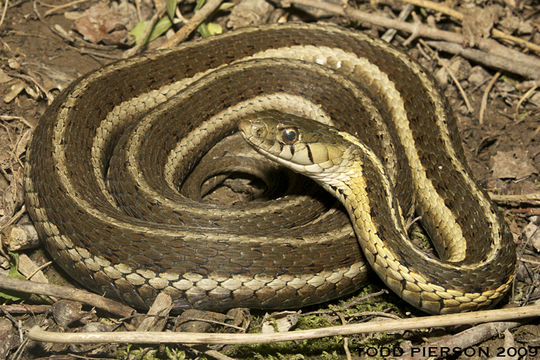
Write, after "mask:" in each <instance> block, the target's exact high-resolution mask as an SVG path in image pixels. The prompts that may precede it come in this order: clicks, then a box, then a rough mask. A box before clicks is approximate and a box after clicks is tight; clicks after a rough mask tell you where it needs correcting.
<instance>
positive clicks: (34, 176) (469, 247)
mask: <svg viewBox="0 0 540 360" xmlns="http://www.w3.org/2000/svg"><path fill="white" fill-rule="evenodd" d="M271 109H280V110H281V111H283V112H286V113H290V114H295V115H297V116H301V117H306V118H310V119H315V120H318V121H320V122H323V123H327V124H333V125H334V126H336V127H338V128H340V129H341V130H344V131H347V132H349V133H351V134H353V135H355V136H356V137H358V138H360V139H361V140H362V141H363V142H365V143H366V144H368V145H369V146H370V148H371V149H372V151H373V152H374V154H376V155H377V157H378V158H380V159H381V164H382V166H384V167H385V169H387V172H388V176H389V179H390V181H391V182H392V183H393V184H394V185H395V186H394V189H393V191H394V193H395V196H396V201H395V202H394V204H397V203H399V205H400V208H401V209H403V212H404V214H403V215H406V214H405V213H408V212H410V211H412V209H413V207H415V208H417V211H418V212H419V213H420V214H421V215H422V216H423V217H424V218H426V217H429V218H430V219H431V220H430V221H428V222H427V225H425V226H426V228H427V230H428V232H429V233H430V234H435V235H432V236H434V241H436V242H437V243H440V244H442V245H441V246H440V247H439V248H437V250H438V251H439V255H440V256H441V257H442V258H445V259H446V261H447V262H448V264H449V265H444V266H442V267H440V266H439V265H437V266H435V265H433V264H434V262H433V261H432V260H431V259H430V258H429V257H428V256H427V255H425V254H423V253H421V252H420V251H415V250H411V251H407V252H406V254H407V255H408V256H409V255H410V256H411V257H410V258H408V257H405V256H402V257H399V258H400V259H401V261H402V262H401V263H393V262H385V261H384V259H385V258H386V255H387V254H384V253H377V251H380V250H381V249H382V248H381V247H380V246H375V247H368V248H364V251H365V253H366V256H368V258H369V259H371V260H373V259H374V258H376V259H381V260H379V261H374V263H375V264H376V266H378V267H379V268H378V269H376V270H377V272H378V273H383V274H388V279H390V280H388V279H386V280H387V283H389V282H393V284H392V288H393V289H394V290H396V291H397V293H398V294H400V295H401V296H403V297H405V298H406V299H407V301H409V302H410V303H412V304H413V305H414V306H417V307H419V308H422V309H424V310H425V311H428V312H452V311H462V310H471V309H476V308H478V307H484V306H489V305H491V304H494V303H495V302H497V301H498V300H499V299H500V298H501V296H502V295H503V294H504V293H505V291H506V290H507V289H508V288H509V284H510V283H511V281H512V279H513V274H514V269H515V261H516V260H515V251H514V245H513V241H512V238H511V235H510V233H509V231H508V229H507V226H506V225H505V223H504V221H503V220H502V219H501V218H500V216H499V215H498V213H497V212H496V210H495V208H494V206H493V205H492V204H491V202H490V201H489V199H488V197H487V196H486V194H485V193H484V192H483V191H482V190H480V189H479V188H478V186H477V185H476V184H475V183H474V181H473V180H472V179H471V176H470V172H469V170H468V168H467V166H466V165H464V164H465V160H464V155H463V152H462V149H461V143H460V139H459V137H458V135H457V129H456V125H455V120H454V118H453V116H452V114H451V113H450V112H449V111H448V110H447V105H446V102H445V101H444V99H442V98H441V96H440V94H439V92H438V91H437V89H436V87H435V86H434V84H433V81H432V80H431V78H430V77H429V76H427V75H426V74H425V73H424V71H423V69H422V68H421V67H420V66H419V65H417V64H416V63H415V62H413V61H411V60H410V59H409V58H408V57H407V56H406V55H404V54H403V53H401V52H399V51H397V50H395V49H394V48H393V47H391V46H390V45H387V44H385V43H382V42H380V41H377V40H374V39H371V38H369V37H367V36H365V35H363V34H361V33H358V32H354V31H349V30H344V29H341V28H338V27H332V26H320V25H306V24H290V25H284V26H266V27H260V28H249V29H243V30H240V31H237V32H231V33H227V34H225V35H222V36H219V37H215V38H210V39H206V40H203V41H198V42H191V43H188V44H185V45H183V46H181V47H179V48H177V49H174V50H170V51H166V52H159V53H153V54H148V55H143V56H140V57H136V58H133V59H128V60H122V61H119V62H115V63H113V64H110V65H107V66H105V67H103V68H101V69H98V70H97V71H94V72H92V73H90V74H88V75H86V76H84V77H82V78H80V79H78V80H77V81H76V82H74V83H73V84H72V85H71V86H70V87H69V88H68V89H67V90H66V91H65V92H63V93H62V94H61V95H59V96H58V97H57V99H56V100H55V101H54V103H53V105H52V106H51V107H50V108H49V109H48V110H47V111H46V113H45V114H44V116H43V118H42V119H41V121H40V123H39V125H38V127H37V128H36V130H35V132H34V137H33V140H32V143H31V146H30V148H29V150H28V154H27V156H28V161H27V166H26V170H25V171H26V172H25V188H26V201H27V205H28V210H29V212H30V215H31V217H32V219H33V221H34V224H35V225H36V228H37V230H38V233H39V235H40V237H41V238H42V239H43V240H44V242H45V244H46V248H47V250H48V251H49V253H50V254H51V255H52V257H53V258H54V260H55V261H56V262H57V263H58V264H59V265H60V266H61V267H62V268H63V269H64V270H65V271H66V272H67V273H68V274H69V275H71V276H73V277H74V278H75V279H76V280H78V281H79V282H80V283H81V284H83V285H84V286H86V287H88V288H90V289H92V290H94V291H96V292H98V293H101V294H106V295H107V296H111V297H114V298H118V299H122V300H123V301H125V302H126V303H128V304H130V305H132V306H135V307H137V308H147V307H148V306H149V305H150V304H151V302H152V300H153V299H154V298H155V296H156V295H157V294H158V293H159V292H162V291H163V292H166V293H168V294H170V295H172V297H173V298H174V300H175V304H176V305H177V306H179V307H182V306H189V307H197V308H201V309H214V310H223V309H228V308H231V307H236V306H242V307H252V308H266V309H275V308H290V307H301V306H305V305H310V304H316V303H321V302H325V301H328V300H330V299H334V298H336V297H340V296H343V295H345V294H349V293H352V292H354V291H355V290H357V289H358V288H359V286H361V284H362V283H363V282H364V280H365V278H366V269H367V267H366V264H365V262H364V259H363V257H362V255H361V251H360V249H359V245H358V243H357V241H356V238H355V236H354V233H353V230H352V228H351V226H350V221H349V219H348V218H347V216H346V215H345V214H344V212H343V211H341V210H339V209H337V208H335V207H334V206H331V205H329V204H328V201H326V200H318V199H316V198H313V197H311V196H309V195H304V194H302V191H301V189H298V188H296V190H292V191H289V192H288V193H287V192H285V193H283V194H278V195H279V196H275V197H276V199H274V200H273V201H270V202H250V203H247V204H243V205H238V206H233V207H230V206H228V207H224V206H222V205H216V204H209V203H205V202H200V201H198V200H197V199H194V198H193V196H191V195H186V194H185V193H183V192H182V190H179V189H180V188H181V186H179V184H181V183H183V182H184V181H185V180H186V179H189V174H190V173H192V172H195V171H196V170H193V169H194V168H196V166H197V164H198V163H203V162H205V161H206V160H205V156H204V154H206V153H209V151H210V149H211V148H212V147H213V146H214V145H216V144H217V143H219V142H220V141H221V139H222V138H224V137H227V136H229V135H231V134H233V133H234V132H235V131H236V128H237V123H238V121H239V120H240V119H242V118H245V117H246V116H249V115H250V114H254V113H257V112H261V111H263V112H264V111H267V110H271ZM228 152H229V150H225V151H222V152H221V153H219V155H213V156H214V157H213V158H211V159H210V160H208V161H209V163H210V164H212V161H214V162H215V164H219V163H224V162H227V161H228V160H227V161H224V160H223V159H225V158H226V159H231V160H230V162H231V163H232V164H233V165H230V167H229V170H230V169H233V171H234V169H240V168H241V169H244V168H245V167H246V166H247V165H246V164H249V163H250V161H249V160H248V158H249V157H251V156H252V155H249V153H244V150H239V149H230V152H231V153H235V152H236V153H237V154H236V157H230V158H228V157H227V156H228ZM209 154H210V153H209ZM234 159H235V160H234ZM257 171H258V170H257ZM257 171H254V172H257ZM261 171H263V172H264V171H267V172H270V173H272V172H273V171H275V168H272V167H271V165H268V167H266V168H265V169H264V170H261ZM369 181H371V180H369V179H368V180H367V184H366V186H367V187H368V188H369V186H370V183H369ZM195 187H196V188H197V187H199V188H200V186H199V185H197V186H195ZM411 189H413V190H411ZM419 192H421V193H425V194H427V195H426V196H418V195H417V194H418V193H419ZM415 194H416V195H415ZM370 200H376V199H370ZM370 211H371V213H372V215H373V216H372V219H373V221H376V222H381V224H384V223H388V221H389V220H388V218H389V216H388V214H387V213H386V212H388V211H394V212H395V211H401V210H397V209H393V208H389V209H388V208H386V207H382V208H381V209H380V210H379V209H377V208H376V207H372V208H371V210H370ZM381 224H379V223H377V224H372V225H373V226H374V227H376V228H378V229H385V231H389V232H388V233H384V232H383V233H382V234H381V238H384V235H389V236H390V235H391V232H390V230H389V229H390V227H388V226H386V225H384V226H383V225H381ZM368 225H370V224H368ZM404 246H405V247H408V244H406V245H404ZM397 247H398V248H399V246H397ZM404 274H406V276H404ZM399 277H401V278H400V279H399V280H398V278H399Z"/></svg>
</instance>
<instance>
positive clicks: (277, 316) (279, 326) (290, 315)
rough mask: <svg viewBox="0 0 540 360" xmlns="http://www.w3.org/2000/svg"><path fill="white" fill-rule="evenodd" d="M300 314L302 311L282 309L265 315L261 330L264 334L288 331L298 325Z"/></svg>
mask: <svg viewBox="0 0 540 360" xmlns="http://www.w3.org/2000/svg"><path fill="white" fill-rule="evenodd" d="M299 316H300V313H299V312H296V311H281V312H277V313H273V314H270V315H269V316H265V319H263V323H262V328H261V332H262V333H263V334H272V333H275V332H287V331H289V330H291V329H292V328H294V327H295V326H296V324H297V323H298V317H299Z"/></svg>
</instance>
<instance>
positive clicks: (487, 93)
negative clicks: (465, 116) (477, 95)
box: [478, 71, 501, 124]
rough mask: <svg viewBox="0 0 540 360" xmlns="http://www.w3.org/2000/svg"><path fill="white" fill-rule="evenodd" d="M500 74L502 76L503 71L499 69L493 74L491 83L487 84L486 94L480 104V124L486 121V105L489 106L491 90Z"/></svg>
mask: <svg viewBox="0 0 540 360" xmlns="http://www.w3.org/2000/svg"><path fill="white" fill-rule="evenodd" d="M499 76H501V72H500V71H497V72H496V73H495V75H493V77H492V78H491V80H490V81H489V83H488V84H487V86H486V89H485V90H484V94H483V95H482V102H481V104H480V113H479V114H478V123H479V124H483V123H484V113H485V111H486V107H487V102H488V96H489V92H490V91H491V88H492V87H493V85H495V82H496V81H497V79H498V78H499Z"/></svg>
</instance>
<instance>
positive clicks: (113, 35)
mask: <svg viewBox="0 0 540 360" xmlns="http://www.w3.org/2000/svg"><path fill="white" fill-rule="evenodd" d="M137 21H138V19H137V10H136V9H135V6H133V5H132V4H130V3H128V2H127V1H121V2H120V3H111V7H109V6H108V5H107V3H104V2H99V3H97V4H96V5H94V6H92V7H91V8H89V9H88V10H86V11H85V12H84V13H83V14H82V16H81V17H80V18H78V19H77V20H76V21H75V23H74V24H73V29H74V30H75V31H77V32H78V33H79V34H81V35H82V36H83V37H84V39H85V40H87V41H90V42H92V43H94V44H97V43H98V42H102V43H104V44H110V45H126V44H128V43H130V41H132V40H131V36H130V34H129V30H130V29H132V28H133V27H134V26H135V24H136V23H137Z"/></svg>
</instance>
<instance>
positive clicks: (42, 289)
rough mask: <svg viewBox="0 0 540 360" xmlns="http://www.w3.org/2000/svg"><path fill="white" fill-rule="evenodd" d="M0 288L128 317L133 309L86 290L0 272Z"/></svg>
mask: <svg viewBox="0 0 540 360" xmlns="http://www.w3.org/2000/svg"><path fill="white" fill-rule="evenodd" d="M0 289H5V290H15V291H22V292H24V293H29V294H40V295H48V296H55V297H59V298H62V299H70V300H75V301H80V302H82V303H84V304H88V305H92V306H95V307H97V308H100V309H103V310H106V311H108V312H110V313H111V314H117V315H120V316H123V317H128V316H130V315H131V314H133V312H134V310H133V309H132V308H130V307H129V306H126V305H123V304H120V303H119V302H117V301H114V300H111V299H107V298H105V297H103V296H99V295H96V294H92V293H90V292H88V291H84V290H79V289H74V288H70V287H67V286H60V285H52V284H43V283H37V282H34V281H28V280H20V279H12V278H10V277H9V276H7V275H3V274H0Z"/></svg>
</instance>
